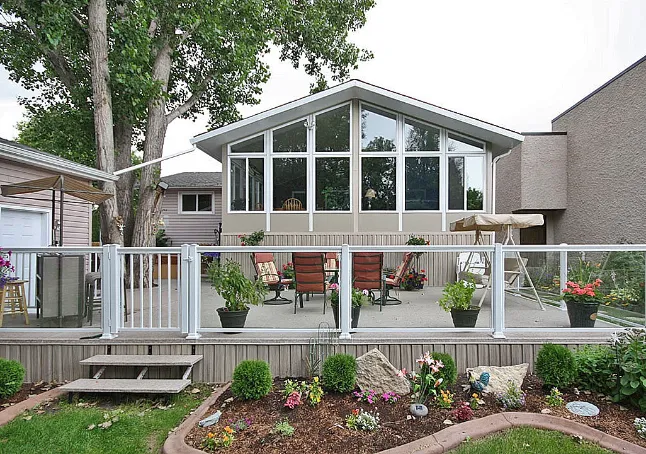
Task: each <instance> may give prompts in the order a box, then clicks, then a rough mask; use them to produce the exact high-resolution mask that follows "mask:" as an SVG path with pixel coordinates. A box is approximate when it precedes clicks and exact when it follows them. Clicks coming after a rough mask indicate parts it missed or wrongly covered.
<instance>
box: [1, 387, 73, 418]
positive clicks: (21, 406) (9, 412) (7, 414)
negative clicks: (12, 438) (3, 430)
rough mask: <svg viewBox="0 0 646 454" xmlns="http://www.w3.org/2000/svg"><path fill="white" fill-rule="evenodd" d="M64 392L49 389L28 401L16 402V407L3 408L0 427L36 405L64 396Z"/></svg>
mask: <svg viewBox="0 0 646 454" xmlns="http://www.w3.org/2000/svg"><path fill="white" fill-rule="evenodd" d="M64 393H65V391H64V390H62V389H60V388H54V389H50V390H49V391H45V392H44V393H40V394H37V395H35V396H32V397H29V398H28V399H25V400H23V401H22V402H18V403H17V404H16V405H12V406H10V407H7V408H5V409H4V410H2V411H0V427H2V426H4V425H6V424H9V423H10V422H11V421H13V420H14V419H15V418H16V417H17V416H20V415H21V414H23V412H24V411H25V410H31V409H32V408H34V407H35V406H37V405H40V404H42V403H43V402H46V401H48V400H52V399H56V398H57V397H58V396H60V395H62V394H64Z"/></svg>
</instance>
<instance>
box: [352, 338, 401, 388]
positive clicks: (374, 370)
mask: <svg viewBox="0 0 646 454" xmlns="http://www.w3.org/2000/svg"><path fill="white" fill-rule="evenodd" d="M397 372H399V371H398V370H397V369H396V368H395V366H393V365H392V364H390V361H388V358H386V357H385V356H384V354H383V353H381V352H380V351H379V350H377V349H376V348H374V349H372V350H370V351H369V352H368V353H366V354H365V355H362V356H360V357H358V358H357V385H358V386H359V388H360V389H361V390H362V391H367V390H369V389H372V390H374V391H375V392H377V393H379V394H382V393H385V392H388V391H392V392H395V393H397V394H399V395H401V396H403V395H405V394H408V393H409V392H410V386H409V384H408V380H407V379H406V378H405V377H398V376H397Z"/></svg>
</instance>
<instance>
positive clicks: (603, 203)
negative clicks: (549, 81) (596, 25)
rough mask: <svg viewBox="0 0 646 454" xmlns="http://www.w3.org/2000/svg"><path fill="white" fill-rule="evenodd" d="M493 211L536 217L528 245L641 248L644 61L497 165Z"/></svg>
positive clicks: (644, 230) (645, 159) (645, 164)
mask: <svg viewBox="0 0 646 454" xmlns="http://www.w3.org/2000/svg"><path fill="white" fill-rule="evenodd" d="M496 169H497V170H496V211H498V212H514V213H542V214H543V215H544V216H545V225H544V226H543V227H542V228H533V229H525V230H522V231H521V241H522V242H523V243H533V244H559V243H593V244H601V243H618V242H620V241H630V242H633V243H646V214H644V213H645V209H646V184H644V182H645V177H644V172H645V171H646V57H644V58H642V59H641V60H639V61H638V62H636V63H635V64H633V65H632V66H630V67H629V68H627V69H626V70H624V71H623V72H621V73H620V74H619V75H617V76H616V77H614V78H613V79H611V80H610V81H608V82H607V83H605V84H604V85H603V86H601V87H600V88H598V89H597V90H595V91H594V92H592V93H591V94H589V95H588V96H586V97H585V98H583V99H582V100H581V101H579V102H578V103H576V104H575V105H574V106H572V107H570V108H569V109H567V110H566V111H565V112H563V113H562V114H560V115H559V116H557V117H556V118H555V119H554V120H552V131H551V132H546V133H526V134H525V141H524V142H523V143H522V144H521V145H518V146H517V147H515V148H514V149H513V150H512V151H511V154H510V155H509V156H506V157H504V158H502V159H501V160H500V161H499V162H498V163H497V164H496Z"/></svg>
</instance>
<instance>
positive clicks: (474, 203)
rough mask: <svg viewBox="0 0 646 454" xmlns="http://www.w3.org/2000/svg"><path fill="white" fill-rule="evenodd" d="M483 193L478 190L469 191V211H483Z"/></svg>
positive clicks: (470, 189) (471, 189)
mask: <svg viewBox="0 0 646 454" xmlns="http://www.w3.org/2000/svg"><path fill="white" fill-rule="evenodd" d="M483 206H484V205H483V204H482V191H481V190H480V189H477V188H469V189H467V210H482V207H483Z"/></svg>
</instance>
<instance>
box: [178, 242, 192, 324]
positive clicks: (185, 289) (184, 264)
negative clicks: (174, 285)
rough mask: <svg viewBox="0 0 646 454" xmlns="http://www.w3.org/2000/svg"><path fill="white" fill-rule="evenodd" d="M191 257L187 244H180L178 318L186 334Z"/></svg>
mask: <svg viewBox="0 0 646 454" xmlns="http://www.w3.org/2000/svg"><path fill="white" fill-rule="evenodd" d="M191 260H192V259H191V257H190V255H189V245H188V244H182V250H181V252H180V256H179V262H180V269H181V273H180V276H181V282H180V285H181V292H180V301H179V320H180V328H181V330H182V334H188V317H189V315H188V304H189V302H188V300H189V284H188V283H189V282H190V279H189V270H190V265H191V264H190V262H191Z"/></svg>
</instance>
